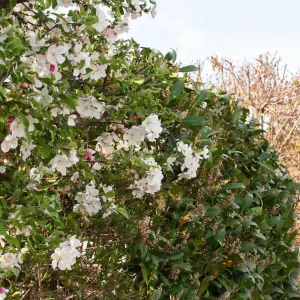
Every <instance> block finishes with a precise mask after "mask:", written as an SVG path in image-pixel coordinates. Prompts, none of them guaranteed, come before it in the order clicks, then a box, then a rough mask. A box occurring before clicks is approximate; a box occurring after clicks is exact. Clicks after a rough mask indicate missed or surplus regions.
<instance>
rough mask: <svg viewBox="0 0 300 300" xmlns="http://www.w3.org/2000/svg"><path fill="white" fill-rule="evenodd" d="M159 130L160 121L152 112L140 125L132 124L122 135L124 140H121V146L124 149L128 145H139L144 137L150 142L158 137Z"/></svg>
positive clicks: (160, 129)
mask: <svg viewBox="0 0 300 300" xmlns="http://www.w3.org/2000/svg"><path fill="white" fill-rule="evenodd" d="M161 132H162V127H161V121H160V120H159V118H158V116H157V115H155V114H152V115H150V116H148V117H147V118H146V119H145V120H144V121H143V122H142V125H139V126H132V127H131V128H130V129H128V130H127V131H126V133H125V134H124V136H123V139H124V142H123V141H121V142H123V144H122V147H123V148H124V149H125V150H128V147H130V146H134V147H140V146H141V143H142V142H143V141H144V140H145V138H147V139H148V140H149V141H150V142H154V141H155V140H156V139H158V138H159V135H160V134H161Z"/></svg>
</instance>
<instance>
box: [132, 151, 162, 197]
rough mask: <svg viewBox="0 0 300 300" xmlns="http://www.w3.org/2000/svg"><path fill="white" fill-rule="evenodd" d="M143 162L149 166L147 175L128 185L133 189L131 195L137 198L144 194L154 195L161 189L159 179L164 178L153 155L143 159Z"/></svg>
mask: <svg viewBox="0 0 300 300" xmlns="http://www.w3.org/2000/svg"><path fill="white" fill-rule="evenodd" d="M144 162H145V164H146V165H147V166H149V167H150V168H149V170H148V171H147V177H144V178H141V179H139V180H135V181H134V184H132V185H130V187H129V188H130V189H133V191H132V195H133V196H135V197H137V198H142V197H143V196H144V195H145V194H151V195H154V194H155V193H156V192H158V191H159V190H160V189H161V181H162V179H163V178H164V176H163V173H162V171H161V167H160V166H159V165H158V164H157V163H156V161H155V160H154V158H153V157H150V158H147V159H144Z"/></svg>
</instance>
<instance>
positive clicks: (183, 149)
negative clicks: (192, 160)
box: [177, 141, 193, 156]
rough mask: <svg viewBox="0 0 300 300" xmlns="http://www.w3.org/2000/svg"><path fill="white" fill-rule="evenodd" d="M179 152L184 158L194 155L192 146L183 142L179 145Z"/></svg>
mask: <svg viewBox="0 0 300 300" xmlns="http://www.w3.org/2000/svg"><path fill="white" fill-rule="evenodd" d="M177 150H178V151H179V152H180V153H182V154H183V155H184V156H187V155H191V154H192V153H193V149H192V146H191V145H188V144H185V143H184V142H181V141H180V142H178V143H177Z"/></svg>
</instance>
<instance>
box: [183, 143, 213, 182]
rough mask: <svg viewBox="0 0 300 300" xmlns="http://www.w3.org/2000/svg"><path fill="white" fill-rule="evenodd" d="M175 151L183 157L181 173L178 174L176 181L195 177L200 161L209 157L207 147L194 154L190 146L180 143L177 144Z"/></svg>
mask: <svg viewBox="0 0 300 300" xmlns="http://www.w3.org/2000/svg"><path fill="white" fill-rule="evenodd" d="M177 151H178V152H180V153H181V154H182V155H183V156H184V162H183V164H182V165H181V171H183V172H182V173H180V174H179V176H178V179H183V178H186V179H191V178H195V177H196V176H197V170H198V168H199V167H200V163H201V160H202V159H203V158H204V159H207V158H208V157H209V150H208V148H207V146H205V148H204V149H203V151H201V152H199V153H196V152H194V150H193V149H192V146H191V145H188V144H185V143H183V142H182V141H179V142H178V143H177Z"/></svg>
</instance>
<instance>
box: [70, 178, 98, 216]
mask: <svg viewBox="0 0 300 300" xmlns="http://www.w3.org/2000/svg"><path fill="white" fill-rule="evenodd" d="M98 195H99V190H97V189H96V188H95V186H94V184H93V183H91V184H90V185H87V186H86V189H85V193H81V192H79V193H77V195H76V197H75V200H76V201H77V203H78V204H75V205H74V207H73V211H74V212H80V213H82V214H84V215H88V216H93V215H96V214H97V213H98V212H99V211H100V210H101V208H102V205H101V202H100V198H99V197H98Z"/></svg>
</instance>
